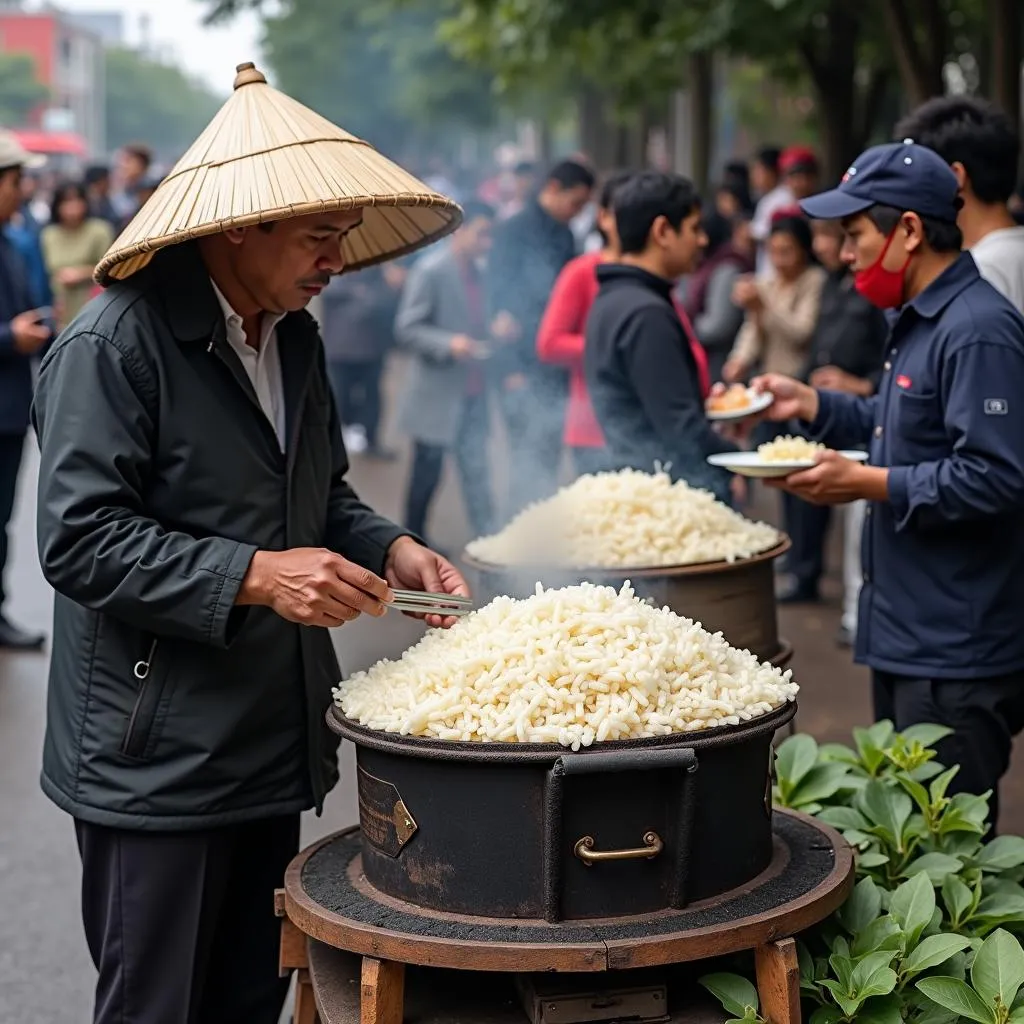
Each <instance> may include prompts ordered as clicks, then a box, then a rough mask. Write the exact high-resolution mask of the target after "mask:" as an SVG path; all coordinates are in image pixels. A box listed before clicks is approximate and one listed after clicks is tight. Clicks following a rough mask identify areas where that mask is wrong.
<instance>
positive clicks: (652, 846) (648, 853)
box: [573, 832, 665, 868]
mask: <svg viewBox="0 0 1024 1024" xmlns="http://www.w3.org/2000/svg"><path fill="white" fill-rule="evenodd" d="M664 849H665V844H664V843H663V842H662V841H661V837H660V836H659V835H658V833H657V832H645V833H644V845H643V846H641V847H640V848H639V849H637V850H595V849H594V837H593V836H584V837H583V838H582V839H581V840H580V841H579V842H578V843H577V844H576V845H575V847H573V853H575V854H576V856H577V857H579V859H580V860H581V861H583V863H584V864H586V866H587V867H588V868H589V867H593V866H594V865H595V864H600V863H601V862H602V861H609V860H650V859H651V858H652V857H657V856H658V854H659V853H661V851H662V850H664Z"/></svg>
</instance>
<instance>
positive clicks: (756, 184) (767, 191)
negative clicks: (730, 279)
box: [750, 146, 795, 274]
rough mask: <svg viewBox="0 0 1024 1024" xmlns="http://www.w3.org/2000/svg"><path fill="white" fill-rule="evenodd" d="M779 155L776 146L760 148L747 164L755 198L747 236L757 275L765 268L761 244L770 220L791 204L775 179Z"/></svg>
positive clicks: (790, 197)
mask: <svg viewBox="0 0 1024 1024" xmlns="http://www.w3.org/2000/svg"><path fill="white" fill-rule="evenodd" d="M780 156H782V150H781V149H779V148H778V147H777V146H763V147H762V148H761V149H759V150H758V151H757V156H755V157H754V159H753V161H752V162H751V164H750V184H751V186H752V187H753V190H754V192H755V193H756V194H757V196H758V200H757V205H756V206H755V207H754V216H753V218H752V220H751V221H750V233H751V235H752V236H753V237H754V241H755V242H757V245H758V258H757V269H758V273H759V274H760V273H763V272H764V271H765V270H766V269H767V268H768V266H769V264H768V256H767V253H766V252H765V248H764V243H765V242H766V241H767V240H768V235H769V233H770V232H771V229H772V218H773V217H774V216H775V214H776V213H778V212H779V210H784V209H785V208H786V207H787V206H792V205H793V203H794V202H795V200H794V198H793V193H792V192H790V190H789V187H788V186H787V185H786V184H785V183H784V182H783V181H782V180H781V178H780V177H779V157H780Z"/></svg>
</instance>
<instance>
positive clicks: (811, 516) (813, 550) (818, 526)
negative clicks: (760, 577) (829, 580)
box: [782, 491, 832, 590]
mask: <svg viewBox="0 0 1024 1024" xmlns="http://www.w3.org/2000/svg"><path fill="white" fill-rule="evenodd" d="M782 516H783V525H784V528H785V530H786V533H788V534H789V537H790V540H792V542H793V546H792V547H791V548H790V549H789V553H788V554H787V555H786V568H787V570H788V571H789V572H790V573H792V575H793V576H794V577H795V578H796V581H797V583H798V585H799V586H800V587H802V588H806V589H808V590H817V589H818V584H819V583H820V582H821V577H822V575H823V574H824V572H825V541H826V539H827V537H828V526H829V523H830V522H831V521H832V509H831V508H830V507H829V506H828V505H812V504H811V503H810V502H809V501H804V500H803V499H802V498H798V497H796V495H793V494H787V493H786V492H785V491H783V493H782Z"/></svg>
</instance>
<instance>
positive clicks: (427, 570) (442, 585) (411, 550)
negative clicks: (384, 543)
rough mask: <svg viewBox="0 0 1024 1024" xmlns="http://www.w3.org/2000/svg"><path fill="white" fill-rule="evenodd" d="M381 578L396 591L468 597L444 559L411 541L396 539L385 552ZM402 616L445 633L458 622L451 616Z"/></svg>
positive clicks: (409, 614) (467, 590)
mask: <svg viewBox="0 0 1024 1024" xmlns="http://www.w3.org/2000/svg"><path fill="white" fill-rule="evenodd" d="M384 575H385V576H386V577H387V581H388V583H390V584H391V586H392V587H394V588H395V589H396V590H418V591H421V592H424V593H431V594H451V595H452V596H455V597H469V587H468V586H467V584H466V581H465V580H464V579H463V578H462V574H461V573H460V572H459V570H458V569H456V568H455V566H454V565H452V563H451V562H449V561H448V559H447V558H442V557H441V556H440V555H439V554H438V553H437V552H436V551H431V550H430V548H425V547H424V546H423V545H422V544H418V543H417V542H416V541H414V540H413V539H412V537H399V538H398V540H396V541H395V542H394V544H392V545H391V547H390V548H389V549H388V556H387V560H386V561H385V563H384ZM405 614H406V615H408V616H409V617H410V618H413V619H425V620H426V623H427V625H428V626H434V627H438V626H439V627H441V628H442V629H448V628H449V627H450V626H454V625H455V623H456V622H458V621H459V620H458V619H457V618H456V617H455V616H454V615H445V616H442V615H426V616H424V615H417V614H415V613H413V612H406V613H405Z"/></svg>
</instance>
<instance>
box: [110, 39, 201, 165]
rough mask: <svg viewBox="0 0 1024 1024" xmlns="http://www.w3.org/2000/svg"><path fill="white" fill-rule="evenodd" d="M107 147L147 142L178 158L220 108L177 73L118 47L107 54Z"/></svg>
mask: <svg viewBox="0 0 1024 1024" xmlns="http://www.w3.org/2000/svg"><path fill="white" fill-rule="evenodd" d="M106 62H107V66H106V72H107V94H106V120H107V145H108V146H109V147H110V148H111V149H116V148H117V147H118V146H123V145H124V144H125V143H129V142H147V143H149V144H150V145H152V146H153V147H154V148H155V149H156V150H157V152H158V153H159V155H160V156H161V157H162V158H164V159H169V160H170V159H175V158H176V157H177V156H178V155H180V153H181V151H182V150H184V149H185V148H187V147H188V145H189V144H190V143H191V142H192V141H193V139H195V137H196V136H197V135H198V134H199V133H200V132H201V131H202V130H203V128H205V127H206V125H207V123H208V122H209V120H210V118H211V117H213V115H214V114H215V113H216V111H217V108H218V107H219V106H220V104H221V100H220V99H218V98H217V97H216V96H215V95H214V94H213V93H211V92H210V91H209V90H208V89H207V88H206V87H205V86H203V85H202V84H200V83H199V82H197V81H195V80H194V79H192V78H190V77H189V76H188V75H186V74H184V73H183V72H182V71H181V70H180V69H179V68H177V67H174V66H172V65H168V64H161V63H159V62H158V61H154V60H151V59H149V58H147V57H143V56H142V55H141V54H139V53H136V52H135V51H134V50H129V49H126V48H121V47H115V48H114V49H110V50H108V51H107V54H106Z"/></svg>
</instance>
